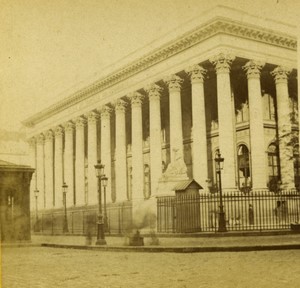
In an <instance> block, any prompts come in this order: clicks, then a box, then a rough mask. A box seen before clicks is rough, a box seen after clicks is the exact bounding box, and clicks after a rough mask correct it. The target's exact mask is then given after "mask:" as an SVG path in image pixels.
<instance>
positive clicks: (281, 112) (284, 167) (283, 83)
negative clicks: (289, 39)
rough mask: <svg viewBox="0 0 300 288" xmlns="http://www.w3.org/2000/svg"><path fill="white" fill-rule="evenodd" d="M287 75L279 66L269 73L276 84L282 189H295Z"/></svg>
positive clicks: (287, 71)
mask: <svg viewBox="0 0 300 288" xmlns="http://www.w3.org/2000/svg"><path fill="white" fill-rule="evenodd" d="M289 73H290V71H289V70H288V69H286V68H284V67H281V66H278V67H276V68H275V69H274V70H273V71H272V72H271V74H272V76H274V79H275V84H276V100H277V118H278V121H277V124H278V138H279V156H280V172H281V182H282V188H283V189H293V188H295V183H294V173H293V172H294V166H293V150H292V147H291V146H290V144H289V141H290V138H291V131H292V128H291V120H290V108H289V92H288V75H289Z"/></svg>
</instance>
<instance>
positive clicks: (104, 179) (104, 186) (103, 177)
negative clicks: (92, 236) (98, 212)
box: [101, 175, 109, 232]
mask: <svg viewBox="0 0 300 288" xmlns="http://www.w3.org/2000/svg"><path fill="white" fill-rule="evenodd" d="M101 181H102V185H103V188H104V194H103V195H104V231H105V232H108V231H109V230H108V219H107V210H106V186H107V181H108V178H107V177H106V176H105V175H103V176H102V178H101Z"/></svg>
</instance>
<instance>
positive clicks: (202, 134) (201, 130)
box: [186, 65, 208, 190]
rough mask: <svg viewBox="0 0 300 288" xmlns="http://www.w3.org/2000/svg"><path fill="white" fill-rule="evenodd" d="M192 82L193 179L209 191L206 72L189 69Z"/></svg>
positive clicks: (198, 67) (195, 66) (197, 68)
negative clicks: (205, 94) (204, 84)
mask: <svg viewBox="0 0 300 288" xmlns="http://www.w3.org/2000/svg"><path fill="white" fill-rule="evenodd" d="M186 72H188V73H189V75H190V76H191V82H192V117H193V118H192V119H193V178H194V179H195V180H196V181H197V182H198V183H199V184H200V185H201V186H202V187H203V188H204V189H205V190H207V179H208V166H207V138H206V119H205V99H204V86H203V80H204V76H205V73H206V70H205V69H204V68H203V67H201V66H199V65H194V66H192V67H190V68H188V69H187V71H186Z"/></svg>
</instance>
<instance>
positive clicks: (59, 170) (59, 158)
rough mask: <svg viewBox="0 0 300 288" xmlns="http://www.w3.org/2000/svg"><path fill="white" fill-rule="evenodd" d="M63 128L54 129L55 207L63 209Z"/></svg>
mask: <svg viewBox="0 0 300 288" xmlns="http://www.w3.org/2000/svg"><path fill="white" fill-rule="evenodd" d="M63 133H64V131H63V128H62V127H60V126H58V127H56V128H55V129H54V134H55V156H54V161H55V176H54V177H55V193H54V206H55V207H62V206H63V201H62V185H63Z"/></svg>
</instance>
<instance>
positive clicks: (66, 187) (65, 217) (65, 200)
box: [62, 182, 69, 233]
mask: <svg viewBox="0 0 300 288" xmlns="http://www.w3.org/2000/svg"><path fill="white" fill-rule="evenodd" d="M62 188H63V202H64V211H65V213H64V224H63V233H68V232H69V229H68V218H67V197H66V196H67V191H68V185H67V184H66V183H65V182H64V184H63V185H62Z"/></svg>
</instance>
